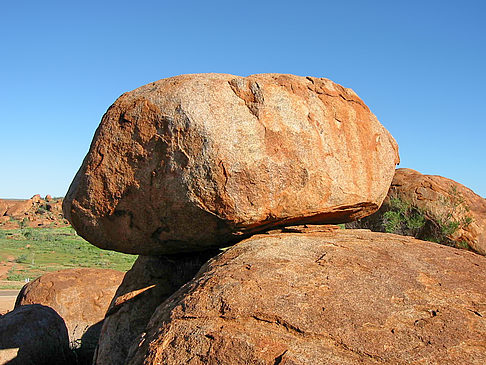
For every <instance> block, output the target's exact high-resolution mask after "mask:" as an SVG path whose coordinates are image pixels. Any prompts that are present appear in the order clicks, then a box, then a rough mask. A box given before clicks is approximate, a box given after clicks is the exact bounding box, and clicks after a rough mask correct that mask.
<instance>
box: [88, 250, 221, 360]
mask: <svg viewBox="0 0 486 365" xmlns="http://www.w3.org/2000/svg"><path fill="white" fill-rule="evenodd" d="M217 253H218V252H217V251H206V252H202V253H192V254H190V256H188V255H171V256H161V257H154V256H140V257H139V258H138V259H137V261H136V262H135V264H134V265H133V267H132V269H131V270H130V271H128V272H127V273H126V275H125V277H124V279H123V282H122V284H121V285H120V287H119V288H118V290H117V292H116V294H115V297H114V298H113V300H112V302H111V305H110V308H109V310H108V312H107V314H106V318H105V320H104V322H103V328H102V329H101V334H100V339H99V343H98V348H97V349H96V354H95V359H94V362H93V363H94V364H99V365H118V364H123V363H124V362H125V360H126V358H127V355H128V349H129V348H130V345H131V344H132V342H134V341H135V340H136V339H137V338H138V336H139V335H141V334H142V332H143V331H144V330H145V327H146V326H147V323H148V321H149V320H150V317H151V316H152V314H153V313H154V311H155V309H156V308H157V307H158V306H159V305H160V303H162V302H163V301H164V300H165V299H167V298H168V297H169V296H170V295H172V294H173V293H174V292H175V291H177V290H178V289H179V288H180V287H181V286H182V285H184V284H185V283H186V282H188V281H189V280H191V279H192V278H193V277H194V275H196V273H197V272H198V270H199V269H200V268H201V266H202V265H203V264H204V263H205V262H206V261H207V260H208V259H209V258H211V257H213V256H215V255H217Z"/></svg>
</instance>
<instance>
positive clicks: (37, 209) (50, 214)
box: [0, 194, 68, 229]
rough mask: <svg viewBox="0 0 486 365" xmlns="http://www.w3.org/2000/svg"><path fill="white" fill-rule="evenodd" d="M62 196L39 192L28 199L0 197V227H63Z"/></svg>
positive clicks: (66, 223)
mask: <svg viewBox="0 0 486 365" xmlns="http://www.w3.org/2000/svg"><path fill="white" fill-rule="evenodd" d="M67 225H68V222H67V221H66V220H65V219H64V216H63V213H62V198H52V197H51V196H50V195H47V196H46V198H45V199H42V198H41V196H40V195H39V194H37V195H34V196H33V197H32V198H30V199H26V200H21V199H0V229H15V228H19V227H20V226H22V227H63V226H67Z"/></svg>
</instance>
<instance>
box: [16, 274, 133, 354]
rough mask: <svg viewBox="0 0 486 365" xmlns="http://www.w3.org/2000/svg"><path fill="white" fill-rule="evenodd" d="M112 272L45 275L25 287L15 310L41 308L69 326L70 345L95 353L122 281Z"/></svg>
mask: <svg viewBox="0 0 486 365" xmlns="http://www.w3.org/2000/svg"><path fill="white" fill-rule="evenodd" d="M123 275H124V273H123V272H120V271H116V270H109V269H88V268H80V269H70V270H62V271H56V272H52V273H48V274H44V275H42V276H41V277H39V278H37V279H36V280H34V281H32V282H30V283H28V284H26V285H24V287H23V288H22V290H21V291H20V293H19V295H18V297H17V301H16V303H15V308H19V307H21V306H24V305H27V304H42V305H44V306H48V307H50V308H52V309H54V310H55V311H56V312H57V313H58V314H59V315H60V316H61V317H62V318H63V320H64V321H65V322H66V326H67V330H68V333H69V339H70V342H71V344H72V345H73V346H74V347H76V346H79V345H81V347H82V348H83V350H85V351H86V352H91V356H92V354H93V352H94V349H95V347H96V344H97V343H98V337H99V332H100V329H101V326H102V321H103V319H104V317H105V314H106V311H107V309H108V306H109V305H110V302H111V300H112V299H113V296H114V294H115V292H116V290H117V288H118V286H119V285H120V284H121V282H122V279H123Z"/></svg>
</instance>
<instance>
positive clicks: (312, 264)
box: [127, 228, 486, 365]
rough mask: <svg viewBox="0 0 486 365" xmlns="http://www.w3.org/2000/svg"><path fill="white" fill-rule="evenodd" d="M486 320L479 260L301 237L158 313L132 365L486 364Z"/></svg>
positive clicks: (230, 260) (205, 277)
mask: <svg viewBox="0 0 486 365" xmlns="http://www.w3.org/2000/svg"><path fill="white" fill-rule="evenodd" d="M299 232H300V233H299ZM485 318H486V258H485V257H483V256H481V255H477V254H474V253H472V252H468V251H464V250H458V249H455V248H451V247H447V246H442V245H438V244H434V243H430V242H423V241H419V240H416V239H414V238H409V237H403V236H398V235H392V234H385V233H375V232H370V231H365V230H333V229H329V228H326V229H323V231H322V232H318V231H315V230H314V232H306V230H305V229H300V230H299V229H296V230H294V231H290V232H289V231H287V232H285V233H279V232H273V233H272V234H269V235H257V236H255V237H252V238H250V239H248V240H245V241H243V242H240V243H238V244H236V245H235V246H233V247H231V248H230V249H228V250H227V251H225V252H224V253H223V254H221V255H220V256H218V257H216V258H214V259H213V260H211V261H210V262H209V263H208V264H206V265H205V266H203V268H202V269H201V271H200V272H199V274H198V275H197V276H196V278H194V279H193V280H192V281H190V282H189V283H188V284H186V285H185V286H184V287H182V288H181V289H180V290H179V291H178V292H176V293H175V294H174V295H173V296H171V297H170V298H169V299H167V300H166V301H165V302H164V303H163V304H161V305H160V306H159V307H158V308H157V309H156V311H155V313H154V315H153V316H152V318H151V320H150V322H149V324H148V327H147V330H146V333H144V334H143V335H142V336H141V337H140V338H139V340H138V341H136V342H135V343H134V344H133V345H132V348H131V353H130V355H129V357H128V361H127V363H128V364H131V365H134V364H145V365H147V364H232V365H234V364H323V363H328V364H343V365H344V364H476V365H483V364H485V363H486V321H485Z"/></svg>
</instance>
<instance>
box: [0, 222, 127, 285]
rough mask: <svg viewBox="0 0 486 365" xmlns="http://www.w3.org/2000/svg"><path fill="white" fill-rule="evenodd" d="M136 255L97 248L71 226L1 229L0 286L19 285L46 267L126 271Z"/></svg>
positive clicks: (45, 269)
mask: <svg viewBox="0 0 486 365" xmlns="http://www.w3.org/2000/svg"><path fill="white" fill-rule="evenodd" d="M135 259H136V256H135V255H126V254H122V253H119V252H114V251H107V250H102V249H99V248H97V247H95V246H93V245H91V244H90V243H88V242H86V241H85V240H83V239H82V238H81V237H79V236H78V235H77V234H76V232H75V231H74V229H72V228H71V227H64V228H26V227H25V226H24V227H23V228H20V229H14V230H0V268H1V266H2V265H3V266H4V267H5V268H8V272H7V273H6V281H5V280H3V281H1V282H0V289H7V288H8V289H11V288H20V287H21V286H22V285H23V284H24V282H25V280H26V279H27V280H33V279H35V278H37V277H39V276H41V275H42V274H44V273H46V272H49V271H57V270H63V269H69V268H77V267H94V268H109V269H115V270H120V271H127V270H129V269H130V268H131V266H132V264H133V262H134V261H135Z"/></svg>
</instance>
